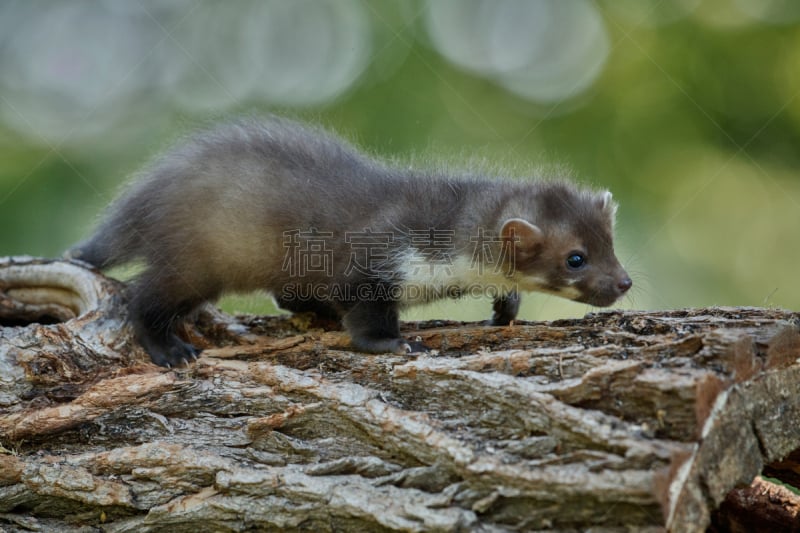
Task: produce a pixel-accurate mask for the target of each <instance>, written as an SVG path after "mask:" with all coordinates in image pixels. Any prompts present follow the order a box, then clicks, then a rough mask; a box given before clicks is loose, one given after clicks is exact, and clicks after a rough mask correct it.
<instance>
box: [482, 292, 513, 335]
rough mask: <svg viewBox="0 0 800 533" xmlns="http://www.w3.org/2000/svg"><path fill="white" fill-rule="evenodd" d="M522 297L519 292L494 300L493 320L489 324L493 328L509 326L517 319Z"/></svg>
mask: <svg viewBox="0 0 800 533" xmlns="http://www.w3.org/2000/svg"><path fill="white" fill-rule="evenodd" d="M519 302H520V297H519V293H518V292H517V291H511V292H509V293H508V294H505V295H503V296H498V297H497V298H495V299H494V305H493V306H492V310H493V311H494V313H492V319H491V320H490V321H489V324H490V325H492V326H507V325H508V324H510V323H511V321H512V320H514V319H515V318H516V317H517V312H519Z"/></svg>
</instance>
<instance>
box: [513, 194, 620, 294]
mask: <svg viewBox="0 0 800 533" xmlns="http://www.w3.org/2000/svg"><path fill="white" fill-rule="evenodd" d="M531 192H532V194H531V196H529V197H528V198H525V196H528V195H523V196H522V197H520V198H519V199H518V200H517V201H515V202H514V203H515V204H517V206H518V208H517V209H514V208H513V207H512V211H510V212H509V213H516V214H523V216H509V217H507V218H505V219H504V221H503V222H502V227H501V230H500V235H501V238H502V241H503V246H504V247H506V251H507V253H506V254H505V257H506V258H507V261H509V269H508V271H509V272H510V273H511V276H510V277H511V278H512V280H513V281H514V282H515V283H516V284H517V285H518V286H519V288H520V289H522V290H533V291H540V292H546V293H550V294H555V295H557V296H562V297H564V298H568V299H570V300H575V301H578V302H582V303H586V304H590V305H596V306H603V307H604V306H608V305H611V304H613V303H614V302H615V301H617V300H618V299H619V298H620V297H621V296H622V295H624V294H625V293H626V292H627V291H628V289H630V288H631V285H632V284H633V282H632V281H631V278H630V277H629V276H628V273H627V272H625V269H624V268H622V265H620V263H619V261H618V260H617V257H616V256H615V255H614V246H613V230H614V217H615V214H616V210H617V205H616V203H615V202H614V201H613V199H612V197H611V193H610V192H608V191H605V192H599V193H598V192H593V191H587V190H581V189H578V188H576V187H575V186H574V185H571V184H569V183H563V182H544V183H539V184H537V186H535V188H534V190H533V191H531ZM526 200H527V201H526ZM523 201H524V202H525V204H526V205H525V206H522V205H521V204H522V202H523Z"/></svg>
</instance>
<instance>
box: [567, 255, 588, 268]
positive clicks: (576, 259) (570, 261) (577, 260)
mask: <svg viewBox="0 0 800 533" xmlns="http://www.w3.org/2000/svg"><path fill="white" fill-rule="evenodd" d="M585 264H586V256H584V255H583V254H582V253H580V252H572V253H571V254H569V256H567V266H568V267H569V268H572V269H578V268H581V267H582V266H583V265H585Z"/></svg>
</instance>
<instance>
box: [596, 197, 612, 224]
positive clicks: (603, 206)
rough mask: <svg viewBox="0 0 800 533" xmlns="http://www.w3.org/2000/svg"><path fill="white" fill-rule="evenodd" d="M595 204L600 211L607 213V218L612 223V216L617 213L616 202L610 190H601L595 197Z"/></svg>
mask: <svg viewBox="0 0 800 533" xmlns="http://www.w3.org/2000/svg"><path fill="white" fill-rule="evenodd" d="M597 205H598V207H600V210H601V211H602V212H604V213H605V214H606V215H608V218H609V219H610V220H611V221H612V223H613V221H614V217H616V215H617V202H615V201H614V197H613V196H612V195H611V191H603V192H602V193H600V195H599V196H598V197H597Z"/></svg>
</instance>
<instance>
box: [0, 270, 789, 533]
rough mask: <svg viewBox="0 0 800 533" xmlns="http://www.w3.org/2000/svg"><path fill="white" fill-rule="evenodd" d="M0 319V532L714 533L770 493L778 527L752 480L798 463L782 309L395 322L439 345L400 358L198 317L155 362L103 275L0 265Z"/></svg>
mask: <svg viewBox="0 0 800 533" xmlns="http://www.w3.org/2000/svg"><path fill="white" fill-rule="evenodd" d="M0 326H2V327H0V445H2V447H3V448H2V450H0V452H3V453H0V528H4V529H6V530H9V531H27V530H43V531H44V530H55V529H57V530H60V531H64V532H69V531H87V530H89V529H87V528H100V529H102V530H104V531H120V532H121V531H136V532H139V531H145V532H146V531H192V532H194V531H199V530H202V531H208V530H212V531H245V530H260V531H272V530H274V531H287V530H288V531H291V530H308V529H315V530H321V531H382V530H386V531H474V530H477V531H528V530H532V529H556V530H585V529H587V528H600V529H599V530H603V531H612V530H628V529H630V528H633V529H635V530H637V531H648V530H652V531H660V530H663V528H666V529H668V530H672V531H703V530H705V529H706V528H707V527H708V526H710V525H711V524H712V520H713V527H715V528H721V529H719V530H720V531H722V530H726V529H725V528H728V529H729V530H736V529H735V527H736V526H735V525H734V524H749V522H746V521H743V520H739V521H738V522H735V521H734V518H735V517H737V516H738V517H739V518H741V517H748V516H751V515H752V516H755V515H756V514H757V513H758V512H759V510H762V511H763V510H764V509H766V508H767V506H768V503H769V502H773V503H774V502H775V501H776V498H778V496H775V495H776V494H782V495H783V497H785V500H786V502H789V503H786V505H784V504H783V503H782V504H781V505H783V507H782V509H784V510H786V509H788V510H789V511H786V512H783V513H781V512H777V511H776V512H767V514H766V515H763V516H767V515H768V516H770V518H769V520H773V519H775V520H784V521H786V520H797V514H796V513H795V514H794V515H792V514H791V509H792V508H791V505H792V500H791V496H790V495H791V494H792V493H791V492H789V491H785V492H782V489H781V490H778V491H777V492H776V491H772V492H770V491H771V490H772V489H764V485H763V484H761V483H762V480H761V479H760V478H756V476H757V475H758V474H759V473H761V472H762V471H764V472H765V473H767V474H768V475H770V476H772V477H777V478H778V479H782V480H783V481H784V482H786V483H790V484H791V483H796V482H797V478H798V472H800V468H798V464H799V462H798V459H800V455H798V454H800V424H798V423H797V420H800V394H799V393H798V391H799V389H800V387H799V386H798V384H800V359H799V358H800V316H798V315H797V314H796V313H791V312H788V311H782V310H776V309H755V308H711V309H687V310H679V311H670V312H650V313H645V312H627V311H626V312H621V311H611V312H603V313H597V314H590V315H587V316H586V317H585V318H583V319H580V320H560V321H555V322H518V323H515V324H513V325H512V326H508V327H485V326H482V325H478V324H466V323H458V322H448V321H431V322H424V323H406V324H405V327H404V334H406V335H409V336H419V337H421V338H422V340H423V341H424V342H425V343H426V344H428V345H429V346H432V347H434V348H435V351H434V352H432V353H431V354H429V355H424V356H419V357H416V358H413V357H412V358H407V357H401V356H396V355H374V356H373V355H364V354H358V353H353V352H351V351H349V350H348V348H347V346H348V339H347V336H346V334H344V333H343V332H340V331H327V330H323V329H320V328H319V327H318V326H319V324H318V323H316V322H315V321H314V319H313V317H306V316H295V317H285V316H283V317H252V316H239V317H229V316H226V315H223V314H221V313H219V312H217V311H214V310H212V309H210V308H209V309H208V310H206V311H204V312H202V313H201V314H200V316H199V319H198V322H197V325H196V326H195V327H192V328H188V329H187V331H186V335H187V337H189V338H190V339H191V340H192V341H193V342H195V343H197V344H199V345H202V346H204V347H205V351H204V352H203V354H202V357H201V358H200V360H199V361H198V362H197V363H195V364H193V365H192V366H190V367H188V368H181V369H172V370H168V369H163V368H159V367H156V366H154V365H152V364H150V363H149V362H148V359H147V357H146V355H145V354H144V353H143V352H142V351H141V348H139V347H138V346H137V345H136V343H135V342H134V341H133V340H132V338H131V332H130V329H129V328H128V326H127V325H126V322H125V306H124V296H123V291H122V286H121V285H120V284H119V283H117V282H115V281H113V280H109V279H107V278H105V277H103V276H102V275H101V274H99V273H98V272H96V271H94V270H91V269H88V268H86V267H85V265H82V264H80V263H78V262H63V261H48V260H40V259H33V258H7V259H2V260H0ZM754 479H755V481H754ZM751 482H752V483H753V486H751V487H750V488H749V489H742V487H747V486H748V485H750V484H751ZM764 483H766V482H764ZM747 490H750V491H751V492H749V493H748V492H747ZM743 491H744V492H743ZM765 494H770V495H771V496H767V497H766V499H765V498H764V497H757V496H758V495H761V496H763V495H765ZM748 495H749V496H748ZM781 501H783V500H781ZM723 502H724V503H723ZM765 512H766V511H765ZM776 517H777V518H776ZM765 520H766V519H765ZM775 523H777V522H775ZM770 524H773V522H770ZM783 524H784V526H785V524H790V525H791V522H783ZM775 527H778V526H775ZM786 527H790V526H786ZM787 530H788V529H787Z"/></svg>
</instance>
